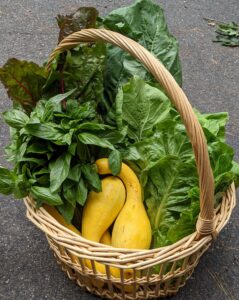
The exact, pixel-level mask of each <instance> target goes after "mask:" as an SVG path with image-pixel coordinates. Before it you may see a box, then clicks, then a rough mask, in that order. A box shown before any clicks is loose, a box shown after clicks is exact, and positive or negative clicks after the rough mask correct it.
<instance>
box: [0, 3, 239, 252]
mask: <svg viewBox="0 0 239 300" xmlns="http://www.w3.org/2000/svg"><path fill="white" fill-rule="evenodd" d="M97 17H98V12H97V11H96V10H95V9H94V8H80V9H79V10H77V11H76V12H75V13H73V14H72V15H69V16H58V19H57V21H58V25H59V27H60V35H59V41H60V40H61V39H62V38H63V37H65V36H67V35H68V34H70V33H72V32H75V31H78V30H80V29H82V28H92V27H97V26H100V27H103V28H108V29H111V30H115V31H117V32H120V33H122V34H124V35H126V36H128V37H130V38H132V39H134V40H135V41H137V42H139V43H140V44H141V45H143V46H144V47H146V48H147V49H148V50H149V51H150V52H151V53H152V54H153V55H154V56H155V57H157V58H158V59H160V60H161V61H162V63H163V64H164V65H165V66H166V68H167V69H168V70H169V71H170V72H171V73H172V75H173V76H174V77H175V79H176V81H177V82H178V83H179V84H181V78H182V77H181V76H182V74H181V73H182V72H181V66H180V61H179V57H178V42H177V41H176V39H175V38H174V37H173V36H172V35H171V34H170V33H169V31H168V29H167V25H166V22H165V18H164V15H163V11H162V9H161V8H160V7H159V6H158V5H156V4H154V3H153V2H152V1H150V0H138V1H136V2H135V4H133V5H131V6H129V7H125V8H120V9H117V10H115V11H113V12H111V13H110V14H109V15H108V16H106V17H105V18H104V19H99V18H98V19H97ZM235 26H236V25H235V24H230V26H229V27H225V26H224V27H223V26H221V27H220V31H221V33H222V34H226V36H227V38H229V36H230V41H232V37H233V39H234V38H235V34H237V33H236V31H237V30H238V29H237V28H236V27H235ZM224 38H225V36H224ZM0 79H1V81H2V82H3V84H4V85H5V87H6V88H7V89H8V94H9V97H10V98H12V99H13V101H14V105H13V108H12V109H10V110H9V111H7V112H5V113H4V115H3V116H4V119H5V122H6V123H7V124H8V125H9V126H10V135H11V143H10V145H9V146H8V147H6V149H5V150H6V154H7V157H8V160H9V161H11V162H12V163H13V167H14V169H13V171H9V170H7V169H5V168H0V192H1V193H4V194H11V193H13V194H14V196H15V197H16V198H21V197H24V196H26V195H29V194H30V195H32V197H33V198H34V199H35V200H36V202H37V205H38V206H40V205H42V204H43V203H47V204H49V205H53V206H56V207H57V208H58V209H59V211H60V213H61V214H62V215H63V216H64V218H65V219H66V220H67V222H71V220H72V219H73V216H74V214H75V212H77V211H80V210H82V206H83V205H84V204H85V201H86V199H87V195H88V192H90V191H92V190H93V191H96V192H100V191H101V188H102V187H101V179H100V177H99V175H98V173H97V168H96V165H95V161H96V160H97V159H98V158H102V157H107V158H108V159H109V166H110V169H111V172H112V174H113V175H115V176H117V175H118V174H119V172H120V169H121V162H122V161H124V162H125V163H127V164H128V165H129V166H130V167H132V168H133V170H134V171H135V173H136V174H137V175H138V177H139V179H140V182H141V185H142V188H143V194H144V204H145V207H146V209H147V213H148V216H149V218H150V222H151V225H152V229H153V242H152V247H160V246H165V245H168V244H171V243H174V242H176V241H177V240H179V239H180V238H182V237H184V236H185V235H187V234H190V233H192V232H194V231H195V224H196V220H197V216H198V213H199V209H200V208H199V194H200V191H199V186H198V174H197V169H196V163H195V157H194V153H193V150H192V146H191V144H190V142H189V139H188V137H187V135H186V130H185V127H184V125H183V124H182V121H181V119H180V117H179V114H178V113H177V111H176V110H175V109H174V108H173V106H172V105H171V103H170V101H169V99H168V97H167V96H166V95H165V94H164V92H163V91H162V90H161V88H160V86H159V84H157V83H155V80H154V79H153V77H152V76H151V75H150V74H149V73H148V72H147V71H146V70H145V68H144V67H143V66H142V65H141V64H140V63H139V62H138V61H136V60H135V59H133V58H132V57H131V56H130V55H128V54H127V53H125V52H123V51H122V50H121V49H119V48H116V47H115V46H110V45H108V46H105V45H104V44H101V43H96V44H91V43H87V44H81V45H79V46H77V47H75V48H74V49H69V50H67V51H66V52H65V53H62V54H61V55H59V56H58V57H56V58H55V61H54V63H53V64H52V67H51V71H50V74H49V75H48V76H47V75H46V73H45V71H44V69H43V68H42V67H39V66H37V65H36V64H34V63H31V62H29V63H28V62H25V61H23V62H21V61H18V60H16V59H11V60H9V61H8V62H7V63H6V65H5V66H4V67H3V68H1V69H0ZM16 102H19V103H20V104H18V103H16ZM24 110H25V112H24ZM195 113H196V115H197V117H198V119H199V121H200V123H201V125H202V127H203V130H204V133H205V136H206V139H207V143H208V151H209V156H210V161H211V166H212V170H213V174H214V177H215V206H217V205H218V203H220V201H221V199H222V195H223V193H224V192H225V191H226V189H227V188H228V187H229V186H230V184H231V183H232V182H233V181H234V182H235V183H236V185H239V167H238V164H237V163H236V162H234V161H233V156H234V152H233V149H232V148H231V147H230V146H228V145H227V144H226V142H225V126H226V122H227V120H228V114H227V113H217V114H200V113H199V112H198V111H195Z"/></svg>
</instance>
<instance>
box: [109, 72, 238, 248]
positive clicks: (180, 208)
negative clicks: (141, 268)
mask: <svg viewBox="0 0 239 300" xmlns="http://www.w3.org/2000/svg"><path fill="white" fill-rule="evenodd" d="M114 109H115V114H113V113H111V116H114V117H115V122H116V123H117V125H118V127H119V128H120V126H125V125H127V126H128V132H127V137H128V151H127V152H126V151H125V146H123V148H122V149H120V151H121V153H122V157H123V158H124V160H125V161H127V162H130V165H131V166H132V167H133V168H134V170H135V171H136V172H137V174H138V175H139V178H140V180H141V184H142V187H143V190H144V201H145V204H146V207H147V212H148V215H149V218H150V221H151V226H152V229H153V242H152V247H153V248H155V247H162V246H165V245H168V244H171V243H174V242H176V241H177V240H179V239H180V238H182V237H184V236H185V235H186V234H190V233H192V232H194V230H195V224H196V220H197V216H198V213H199V184H198V174H197V169H196V162H195V157H194V153H193V150H192V146H191V143H190V141H189V139H188V137H187V134H186V130H185V127H184V125H183V124H182V121H181V119H180V116H179V114H178V112H177V111H176V110H175V109H174V108H173V107H172V105H171V103H170V101H169V99H168V98H167V97H166V96H165V95H164V94H163V93H162V92H161V91H160V90H158V89H157V88H155V87H154V86H151V85H150V84H148V83H145V82H144V81H143V80H142V79H141V78H138V77H134V78H132V79H131V80H130V81H129V82H128V83H126V84H125V85H123V86H122V88H121V89H119V92H118V94H117V96H116V104H115V106H114ZM196 114H197V116H198V119H199V121H200V123H201V125H202V127H203V130H204V132H205V135H206V138H207V143H208V151H209V156H210V161H211V166H212V169H213V173H214V177H215V205H217V203H218V202H219V201H220V199H221V197H222V195H223V192H224V191H225V190H226V189H227V188H228V187H229V185H230V184H231V183H232V182H233V181H234V180H235V179H237V176H236V170H238V167H237V165H236V164H233V163H232V162H233V156H234V151H233V149H232V148H231V147H230V146H228V145H227V144H226V143H225V125H226V122H227V120H228V114H227V113H217V114H200V113H199V112H197V111H196ZM132 153H134V154H135V153H136V155H134V157H132ZM237 173H238V172H237Z"/></svg>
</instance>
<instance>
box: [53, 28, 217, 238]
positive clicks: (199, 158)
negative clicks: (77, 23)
mask: <svg viewBox="0 0 239 300" xmlns="http://www.w3.org/2000/svg"><path fill="white" fill-rule="evenodd" d="M81 42H109V43H111V44H114V45H116V46H118V47H120V48H121V49H123V50H125V51H126V52H128V53H130V54H131V55H132V56H133V57H135V58H136V59H138V60H139V61H140V62H142V64H143V65H144V66H145V67H146V68H147V69H148V70H149V71H150V72H151V74H152V75H153V76H154V77H155V79H156V80H157V81H159V82H160V84H161V85H162V87H163V88H164V90H165V92H166V93H167V95H168V97H169V99H170V100H171V102H172V103H173V104H174V106H175V107H176V109H177V111H178V112H179V114H180V116H181V118H182V120H183V123H184V125H185V127H186V131H187V135H188V137H189V139H190V141H191V144H192V147H193V151H194V154H195V159H196V165H197V171H198V175H199V187H200V214H199V217H198V221H197V225H196V228H197V236H196V239H199V238H201V237H203V236H205V235H209V234H213V233H214V230H215V229H214V178H213V173H212V169H211V166H210V161H209V155H208V149H207V143H206V139H205V135H204V133H203V130H202V127H201V125H200V123H199V121H198V119H197V117H196V115H195V113H194V111H193V109H192V106H191V105H190V103H189V101H188V99H187V97H186V95H185V94H184V92H183V90H182V89H181V88H180V87H179V85H178V84H177V82H176V81H175V79H174V78H173V76H172V75H171V74H170V72H169V71H168V70H167V69H166V68H165V67H164V65H163V64H162V63H161V62H160V61H159V60H158V59H156V58H155V57H154V56H153V55H152V54H151V53H150V52H149V51H148V50H146V49H145V48H144V47H142V46H141V45H139V44H138V43H137V42H135V41H133V40H132V39H130V38H127V37H125V36H123V35H121V34H119V33H116V32H113V31H110V30H106V29H83V30H81V31H78V32H75V33H73V34H71V35H69V36H67V37H66V38H65V39H63V40H62V41H61V43H60V44H59V45H58V46H57V47H56V48H55V49H54V50H53V52H52V54H51V55H50V57H49V60H48V63H47V69H48V70H50V66H51V63H52V62H53V60H54V58H55V57H56V55H57V54H59V53H62V52H64V51H65V50H66V49H71V48H73V47H75V46H77V45H78V44H79V43H81Z"/></svg>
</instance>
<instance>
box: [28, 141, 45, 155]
mask: <svg viewBox="0 0 239 300" xmlns="http://www.w3.org/2000/svg"><path fill="white" fill-rule="evenodd" d="M47 152H49V149H48V147H47V145H46V144H44V143H33V144H31V145H30V146H28V147H27V149H26V153H36V154H45V153H47Z"/></svg>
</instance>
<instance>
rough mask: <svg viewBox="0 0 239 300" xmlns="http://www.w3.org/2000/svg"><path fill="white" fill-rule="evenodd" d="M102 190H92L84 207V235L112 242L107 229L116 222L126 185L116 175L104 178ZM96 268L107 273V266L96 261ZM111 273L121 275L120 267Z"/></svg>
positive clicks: (112, 269)
mask: <svg viewBox="0 0 239 300" xmlns="http://www.w3.org/2000/svg"><path fill="white" fill-rule="evenodd" d="M101 182H102V191H101V192H100V193H96V192H90V193H89V195H88V198H87V201H86V204H85V206H84V209H83V215H82V236H83V237H85V238H86V239H88V240H91V241H94V242H99V241H100V239H101V237H102V236H103V237H102V238H103V241H104V242H105V241H106V240H107V243H108V244H110V239H111V238H110V236H108V237H107V235H108V234H107V233H106V234H105V232H106V230H107V229H108V228H109V227H110V225H111V224H112V223H113V222H114V220H115V219H116V217H117V215H118V214H119V212H120V210H121V209H122V207H123V205H124V202H125V187H124V185H123V183H122V181H121V180H120V179H119V178H117V177H114V176H109V177H106V178H104V179H102V181H101ZM85 262H86V265H87V267H88V268H92V266H91V263H90V261H89V260H86V261H85ZM95 267H96V270H97V271H98V272H100V273H103V274H105V273H106V270H105V266H104V265H102V264H100V263H97V262H96V263H95ZM111 274H112V275H113V276H115V277H120V273H119V270H118V269H115V268H111Z"/></svg>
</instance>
